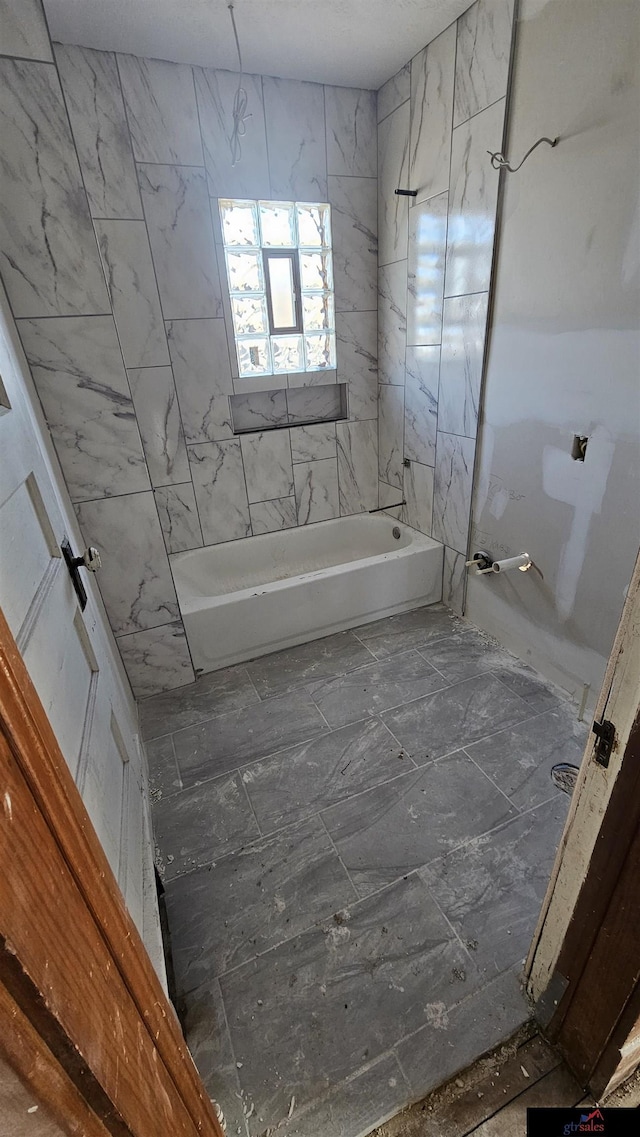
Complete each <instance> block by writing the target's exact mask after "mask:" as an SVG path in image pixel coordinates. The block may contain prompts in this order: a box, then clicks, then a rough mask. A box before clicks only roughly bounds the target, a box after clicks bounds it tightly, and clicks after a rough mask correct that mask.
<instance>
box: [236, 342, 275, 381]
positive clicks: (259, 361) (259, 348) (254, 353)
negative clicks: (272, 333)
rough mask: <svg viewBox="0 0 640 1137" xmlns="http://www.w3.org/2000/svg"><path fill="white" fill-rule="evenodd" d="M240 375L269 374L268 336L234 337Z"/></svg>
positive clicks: (270, 372)
mask: <svg viewBox="0 0 640 1137" xmlns="http://www.w3.org/2000/svg"><path fill="white" fill-rule="evenodd" d="M236 344H237V347H238V366H239V369H240V374H241V375H271V374H272V367H271V344H270V342H269V337H268V336H253V337H247V338H246V339H241V338H240V337H239V336H238V337H237V339H236Z"/></svg>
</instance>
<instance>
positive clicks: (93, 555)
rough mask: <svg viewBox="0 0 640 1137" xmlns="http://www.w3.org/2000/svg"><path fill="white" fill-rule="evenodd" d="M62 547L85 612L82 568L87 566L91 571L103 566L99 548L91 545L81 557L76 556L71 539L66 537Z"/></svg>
mask: <svg viewBox="0 0 640 1137" xmlns="http://www.w3.org/2000/svg"><path fill="white" fill-rule="evenodd" d="M60 548H61V550H62V555H63V557H64V559H65V563H66V566H67V568H68V569H69V576H70V577H71V582H72V584H73V587H74V589H75V592H76V596H77V597H78V600H79V602H80V608H81V610H82V611H83V612H84V610H85V608H86V606H87V593H86V590H85V587H84V584H83V583H82V581H81V580H80V569H81V568H86V569H88V570H89V572H97V571H98V569H99V568H101V567H102V561H101V560H100V553H99V552H98V550H97V549H94V548H93V546H91V545H90V546H89V548H88V549H85V551H84V553H83V554H82V556H81V557H74V555H73V552H72V549H71V545H70V544H69V541H68V540H67V538H66V537H65V539H64V541H63V542H62V544H61V546H60Z"/></svg>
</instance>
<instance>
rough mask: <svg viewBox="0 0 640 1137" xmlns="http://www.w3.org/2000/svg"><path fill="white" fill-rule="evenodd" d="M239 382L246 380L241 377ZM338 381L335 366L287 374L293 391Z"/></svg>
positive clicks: (288, 383)
mask: <svg viewBox="0 0 640 1137" xmlns="http://www.w3.org/2000/svg"><path fill="white" fill-rule="evenodd" d="M283 378H284V376H283ZM239 382H241V383H244V382H245V380H243V379H241V380H240V381H239ZM249 382H251V380H249ZM254 382H256V383H257V382H258V380H257V379H256V380H254ZM337 382H338V373H337V371H336V370H335V369H333V368H331V369H329V368H328V369H327V370H326V371H294V372H291V371H290V372H289V374H288V375H287V387H288V388H289V389H290V390H291V391H294V390H296V389H297V388H298V387H326V386H328V384H329V383H337Z"/></svg>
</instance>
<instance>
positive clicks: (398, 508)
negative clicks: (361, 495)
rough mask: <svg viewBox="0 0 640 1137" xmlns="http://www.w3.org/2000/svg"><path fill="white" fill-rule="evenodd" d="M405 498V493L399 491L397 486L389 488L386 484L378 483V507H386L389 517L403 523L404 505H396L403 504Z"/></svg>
mask: <svg viewBox="0 0 640 1137" xmlns="http://www.w3.org/2000/svg"><path fill="white" fill-rule="evenodd" d="M403 496H404V495H403V493H401V492H400V491H399V490H398V487H397V486H389V485H387V483H386V482H378V505H379V506H384V507H385V509H386V512H387V513H388V514H389V516H390V517H395V518H397V520H398V521H402V518H403V512H402V505H396V502H401V501H402V499H403Z"/></svg>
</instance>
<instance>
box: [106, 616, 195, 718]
mask: <svg viewBox="0 0 640 1137" xmlns="http://www.w3.org/2000/svg"><path fill="white" fill-rule="evenodd" d="M118 648H119V650H120V655H121V656H122V662H123V663H124V667H125V671H126V673H127V675H128V677H129V682H130V683H131V687H132V689H133V693H134V695H135V697H136V699H144V698H146V697H147V696H149V695H155V694H157V693H158V692H159V691H171V690H173V689H174V688H175V687H183V686H184V685H185V684H187V683H193V680H194V679H195V675H194V673H193V667H192V664H191V656H190V655H189V648H188V646H187V638H186V636H185V634H184V628H183V626H182V622H181V621H176V622H175V623H173V624H164V625H163V626H162V627H159V628H148V629H146V630H145V631H143V632H132V633H131V634H130V635H125V636H119V637H118Z"/></svg>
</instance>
